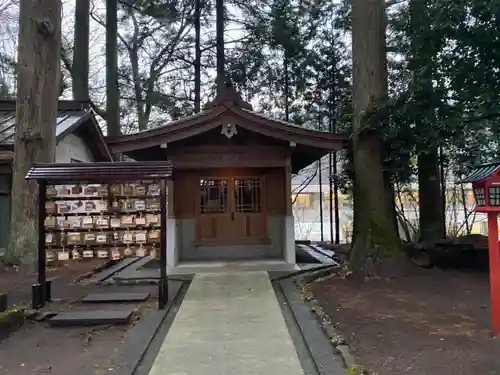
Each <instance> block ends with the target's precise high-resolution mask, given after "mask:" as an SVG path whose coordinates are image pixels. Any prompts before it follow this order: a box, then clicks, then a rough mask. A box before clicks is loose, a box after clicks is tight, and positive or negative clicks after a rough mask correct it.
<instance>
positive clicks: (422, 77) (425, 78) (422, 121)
mask: <svg viewBox="0 0 500 375" xmlns="http://www.w3.org/2000/svg"><path fill="white" fill-rule="evenodd" d="M429 12H430V10H429V1H428V0H411V1H410V26H411V29H410V35H411V47H412V48H411V49H412V53H411V58H410V63H409V68H410V70H412V72H413V82H412V84H413V87H412V91H413V96H414V102H415V103H416V105H417V108H419V111H418V115H417V116H416V118H415V123H416V131H417V135H418V136H417V145H416V146H417V152H418V162H417V164H418V166H417V167H418V196H419V219H420V220H419V221H420V241H426V242H428V241H430V242H432V241H436V240H439V239H441V238H443V237H445V235H446V230H445V215H444V207H443V195H442V191H441V179H440V170H439V161H440V160H439V152H438V139H437V138H438V135H437V134H436V132H433V131H432V127H433V126H434V124H435V122H436V116H435V114H434V108H435V107H436V106H438V105H439V103H438V99H437V98H436V94H435V92H434V89H433V85H432V80H433V69H432V66H433V65H434V61H433V59H434V51H433V49H432V48H431V47H430V46H429V45H428V43H427V42H426V40H427V38H428V37H429V34H430V33H431V32H432V31H431V22H432V19H431V14H430V13H429Z"/></svg>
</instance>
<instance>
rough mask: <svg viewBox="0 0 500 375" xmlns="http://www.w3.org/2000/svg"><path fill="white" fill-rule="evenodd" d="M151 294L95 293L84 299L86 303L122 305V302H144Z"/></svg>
mask: <svg viewBox="0 0 500 375" xmlns="http://www.w3.org/2000/svg"><path fill="white" fill-rule="evenodd" d="M150 295H151V293H147V292H144V293H94V294H88V295H87V296H85V297H83V298H82V300H81V302H84V303H104V302H107V303H121V302H143V301H145V300H147V299H148V298H149V296H150Z"/></svg>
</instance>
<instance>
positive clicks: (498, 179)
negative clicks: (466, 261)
mask: <svg viewBox="0 0 500 375" xmlns="http://www.w3.org/2000/svg"><path fill="white" fill-rule="evenodd" d="M461 182H462V183H471V184H472V190H473V193H474V199H475V201H476V208H475V212H482V213H486V214H487V215H488V253H489V268H490V304H491V329H492V331H493V333H494V334H495V335H500V247H499V243H498V240H499V235H498V214H499V213H500V162H495V163H488V164H481V165H478V166H477V167H475V168H474V169H473V170H472V172H471V173H470V174H469V175H468V176H467V177H466V178H465V179H464V180H462V181H461Z"/></svg>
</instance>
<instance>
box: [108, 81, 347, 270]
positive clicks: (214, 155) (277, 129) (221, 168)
mask: <svg viewBox="0 0 500 375" xmlns="http://www.w3.org/2000/svg"><path fill="white" fill-rule="evenodd" d="M107 143H108V146H109V147H110V148H111V149H112V151H113V152H118V153H123V154H125V155H127V156H129V157H132V158H134V159H135V160H141V161H143V160H169V161H171V162H172V165H173V168H174V170H175V176H174V179H173V181H172V182H170V185H169V189H168V219H167V262H168V265H169V266H175V265H177V264H178V263H179V262H183V261H204V260H211V261H229V260H243V259H246V260H254V259H282V260H285V261H286V262H287V263H291V264H293V263H295V243H294V241H295V237H294V220H293V214H292V202H291V175H292V173H297V172H298V171H299V170H300V169H302V168H304V167H306V166H307V165H310V164H311V163H313V162H314V161H316V160H317V159H319V158H320V157H322V156H324V155H325V154H327V153H328V152H330V151H335V150H339V149H341V148H344V147H345V146H346V143H347V140H346V139H345V138H343V137H340V136H337V135H334V134H331V133H326V132H319V131H313V130H309V129H305V128H301V127H298V126H295V125H293V124H289V123H286V122H282V121H278V120H273V119H270V118H267V117H264V116H262V115H259V114H257V113H255V112H253V111H252V108H251V106H250V105H249V104H248V103H246V102H244V101H242V99H241V97H240V96H239V95H238V94H237V93H236V92H235V91H234V90H233V89H228V90H227V91H226V92H225V93H224V95H221V96H220V97H218V98H217V99H216V100H215V101H213V102H212V103H210V104H209V105H207V106H206V108H205V109H204V111H202V112H201V113H199V114H196V115H194V116H190V117H187V118H184V119H181V120H178V121H173V122H171V123H169V124H166V125H164V126H161V127H158V128H154V129H151V130H147V131H143V132H140V133H136V134H131V135H123V136H119V137H114V138H108V139H107Z"/></svg>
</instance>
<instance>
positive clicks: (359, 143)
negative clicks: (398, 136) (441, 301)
mask: <svg viewBox="0 0 500 375" xmlns="http://www.w3.org/2000/svg"><path fill="white" fill-rule="evenodd" d="M386 23H387V21H386V13H385V4H384V0H353V2H352V55H353V56H352V59H353V104H354V118H353V124H352V130H353V156H354V172H355V188H354V212H355V223H354V230H355V235H354V243H353V248H352V252H351V262H352V267H353V270H354V271H355V272H357V273H358V274H362V273H371V272H373V270H370V269H369V266H370V264H371V263H370V262H367V260H368V259H373V260H376V259H379V258H384V257H387V256H389V257H392V256H396V257H399V256H400V254H401V251H400V242H399V237H398V234H397V230H396V227H395V226H394V222H395V220H394V215H395V212H394V211H393V210H391V202H390V201H389V194H388V193H387V190H386V189H387V184H386V181H385V179H384V168H383V150H382V139H381V131H380V127H381V126H384V125H385V124H383V123H384V122H385V116H383V114H380V113H379V112H380V111H381V110H380V109H379V108H380V107H381V106H382V105H383V103H384V101H385V100H386V99H387V56H386V40H385V29H386ZM370 114H372V115H370ZM373 114H375V115H373Z"/></svg>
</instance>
